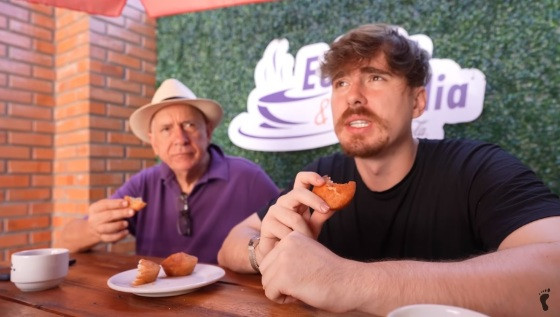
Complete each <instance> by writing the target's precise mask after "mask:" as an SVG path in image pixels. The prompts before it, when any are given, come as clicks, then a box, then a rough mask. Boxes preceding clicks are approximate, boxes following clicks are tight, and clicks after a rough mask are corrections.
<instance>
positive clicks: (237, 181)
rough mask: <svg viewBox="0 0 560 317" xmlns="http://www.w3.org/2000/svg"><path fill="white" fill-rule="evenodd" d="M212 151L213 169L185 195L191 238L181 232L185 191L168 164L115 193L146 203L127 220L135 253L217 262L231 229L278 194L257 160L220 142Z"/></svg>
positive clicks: (149, 170) (135, 178)
mask: <svg viewBox="0 0 560 317" xmlns="http://www.w3.org/2000/svg"><path fill="white" fill-rule="evenodd" d="M209 152H210V155H211V159H210V165H209V168H208V170H207V171H206V173H205V174H204V175H203V176H202V177H201V178H200V179H199V180H198V182H197V183H196V185H195V186H194V188H193V190H192V192H191V193H190V194H189V196H188V198H187V203H188V205H189V209H190V211H191V217H192V228H193V233H192V235H191V236H190V237H185V236H182V235H180V234H179V233H178V232H177V218H178V216H179V205H178V202H177V201H178V199H179V195H180V193H181V190H180V187H179V184H178V183H177V181H176V178H175V174H174V173H173V171H172V170H171V169H170V168H169V166H168V165H167V164H165V163H163V162H162V163H160V164H157V165H155V166H152V167H150V168H147V169H145V170H142V171H141V172H139V173H138V174H136V175H134V176H132V177H131V178H130V180H128V181H127V182H126V183H125V184H124V185H123V186H122V187H120V188H119V189H118V190H117V191H116V192H115V194H114V195H113V196H112V198H122V197H124V196H125V195H129V196H133V197H142V199H143V200H144V201H145V202H147V206H146V207H145V208H144V209H142V210H140V211H139V212H138V213H136V215H135V216H134V217H132V218H131V219H130V220H129V230H130V232H131V233H132V234H133V235H135V236H136V253H137V254H139V255H148V256H159V257H167V256H168V255H170V254H172V253H175V252H179V251H183V252H186V253H189V254H192V255H195V256H197V257H198V260H199V262H203V263H217V254H218V250H219V249H220V247H221V246H222V242H223V241H224V239H225V237H226V236H227V234H228V233H229V231H230V230H231V228H233V226H235V225H236V224H238V223H239V222H241V221H242V220H244V219H245V218H247V217H248V216H249V215H251V214H252V213H254V212H256V211H257V210H259V209H260V208H261V207H263V205H265V204H267V203H268V202H269V200H270V199H273V198H275V197H276V196H277V195H278V194H279V190H278V188H277V187H276V185H275V184H274V182H273V181H272V180H271V179H270V177H269V176H268V175H267V174H266V173H265V172H264V171H263V170H262V169H261V167H260V166H258V165H257V164H255V163H253V162H251V161H249V160H246V159H244V158H240V157H233V156H227V155H224V154H223V152H222V150H221V149H220V148H219V147H218V146H216V145H211V146H210V147H209Z"/></svg>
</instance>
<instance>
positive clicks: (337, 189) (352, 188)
mask: <svg viewBox="0 0 560 317" xmlns="http://www.w3.org/2000/svg"><path fill="white" fill-rule="evenodd" d="M323 178H324V179H325V184H324V185H322V186H315V187H313V193H315V194H316V195H317V196H319V197H321V198H322V199H323V200H324V201H325V202H326V203H327V205H329V207H330V209H331V210H340V209H342V208H344V207H346V206H347V205H348V204H349V203H350V201H351V200H352V198H354V193H355V192H356V182H354V181H349V182H348V183H345V184H337V183H334V182H333V181H332V180H331V178H330V177H329V176H326V175H325V176H323Z"/></svg>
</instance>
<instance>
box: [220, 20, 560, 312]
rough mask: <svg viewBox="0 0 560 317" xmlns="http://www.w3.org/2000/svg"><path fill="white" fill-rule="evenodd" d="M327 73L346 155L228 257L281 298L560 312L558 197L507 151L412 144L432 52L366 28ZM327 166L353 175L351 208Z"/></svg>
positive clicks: (339, 44)
mask: <svg viewBox="0 0 560 317" xmlns="http://www.w3.org/2000/svg"><path fill="white" fill-rule="evenodd" d="M321 71H322V73H323V75H325V76H328V77H329V78H331V79H332V89H333V92H332V113H333V119H334V122H335V132H336V134H337V137H338V139H339V141H340V145H341V147H342V149H343V150H344V152H345V153H344V154H342V153H336V154H333V155H330V156H327V157H322V158H320V159H318V160H316V161H315V162H314V163H313V164H311V165H309V166H308V167H307V168H306V170H307V171H308V172H301V173H299V174H298V175H297V177H296V179H295V183H294V186H293V189H292V190H291V191H289V192H288V193H287V194H285V195H283V196H281V197H280V198H279V199H278V200H277V201H276V203H275V204H274V205H272V206H270V208H267V209H263V210H262V212H259V213H257V214H254V215H252V216H250V217H249V218H247V219H246V220H244V221H243V222H242V223H241V224H239V225H237V226H236V227H234V229H233V230H232V232H231V233H230V235H229V236H228V237H227V238H226V240H225V241H224V245H223V247H222V249H221V250H220V253H219V256H218V260H219V263H220V264H222V265H224V266H227V267H229V268H231V269H234V270H237V271H241V272H251V271H259V270H260V272H261V273H262V283H263V287H264V289H265V291H266V296H268V297H269V298H271V299H273V300H275V301H278V302H284V301H286V300H288V299H290V298H297V299H299V300H302V301H304V302H306V303H308V304H310V305H312V306H316V307H320V308H324V309H328V310H332V311H338V312H341V311H349V310H361V311H365V312H369V313H373V314H376V315H386V314H387V313H388V312H389V311H390V310H393V309H395V308H396V307H399V306H403V305H408V304H418V303H437V304H448V305H449V304H450V305H457V306H463V307H468V308H471V309H475V310H479V311H482V312H485V313H488V314H490V315H491V316H548V314H552V315H554V314H560V300H559V299H560V297H558V294H556V293H553V292H554V290H560V273H559V269H558V268H559V267H560V230H558V228H560V201H559V200H558V196H556V195H554V194H553V193H551V192H550V190H549V189H548V188H546V187H545V185H544V184H543V183H542V182H541V181H540V180H539V179H538V178H537V177H536V176H535V174H534V173H533V172H531V170H530V169H529V168H527V167H526V166H524V165H523V164H522V163H521V162H519V160H517V159H516V158H514V157H513V156H511V155H509V154H507V153H506V152H505V151H503V150H501V149H500V148H499V147H498V146H495V145H492V144H487V143H482V142H474V141H466V140H418V139H415V138H413V136H412V132H411V121H412V119H413V118H417V117H419V116H420V115H421V114H422V112H423V111H424V109H425V106H426V89H425V88H424V86H425V84H426V82H427V80H428V79H429V58H428V56H427V54H426V53H425V52H423V51H422V50H421V49H420V48H419V47H418V46H417V45H416V43H414V42H412V41H410V40H408V39H406V38H405V37H403V36H402V35H401V34H399V32H398V30H397V29H396V28H395V27H392V26H388V25H382V24H375V25H365V26H362V27H359V28H357V29H354V30H352V31H350V32H349V33H348V34H346V35H344V36H342V37H341V38H339V39H338V40H337V41H335V42H334V43H333V44H332V45H331V48H330V50H329V51H328V52H327V54H326V55H325V61H324V63H323V64H322V66H321ZM325 174H326V175H329V176H331V178H332V180H333V181H335V182H338V183H344V182H347V181H349V180H354V181H356V194H355V196H354V199H353V201H352V202H351V203H350V205H349V206H348V207H346V208H344V209H342V210H340V211H336V212H334V211H331V210H329V206H328V205H327V204H326V203H325V201H323V200H322V199H321V198H319V197H318V196H317V195H315V194H314V193H312V192H311V191H310V190H309V188H310V187H311V186H319V185H322V184H324V182H325V180H324V179H323V178H322V177H321V175H325ZM310 208H313V209H314V212H313V213H311V210H310ZM259 234H260V239H259V237H258V235H259ZM316 240H318V241H316ZM259 241H260V243H259ZM543 293H544V295H543ZM549 293H550V294H549ZM554 296H556V298H555V299H553V297H554ZM547 300H548V301H547ZM547 311H548V313H547Z"/></svg>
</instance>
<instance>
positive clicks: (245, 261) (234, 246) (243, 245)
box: [218, 226, 258, 273]
mask: <svg viewBox="0 0 560 317" xmlns="http://www.w3.org/2000/svg"><path fill="white" fill-rule="evenodd" d="M256 234H258V231H257V230H254V229H252V228H248V227H241V226H237V227H235V228H233V230H231V231H230V233H229V235H228V236H227V238H226V239H225V241H224V243H223V245H222V247H221V249H220V251H219V252H218V263H219V264H220V265H221V266H223V267H227V268H228V269H230V270H233V271H235V272H239V273H255V271H254V270H253V268H252V267H251V263H250V262H249V251H248V249H247V246H248V242H249V240H250V239H251V238H252V237H253V236H254V235H256Z"/></svg>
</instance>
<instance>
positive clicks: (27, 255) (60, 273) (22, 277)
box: [10, 248, 69, 292]
mask: <svg viewBox="0 0 560 317" xmlns="http://www.w3.org/2000/svg"><path fill="white" fill-rule="evenodd" d="M68 258H69V255H68V249H61V248H45V249H34V250H26V251H20V252H16V253H14V254H12V267H11V272H10V280H11V281H12V282H13V283H14V284H15V285H16V287H17V288H19V289H20V290H22V291H24V292H32V291H42V290H45V289H48V288H52V287H55V286H57V285H58V284H60V282H62V280H64V277H66V274H68Z"/></svg>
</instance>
